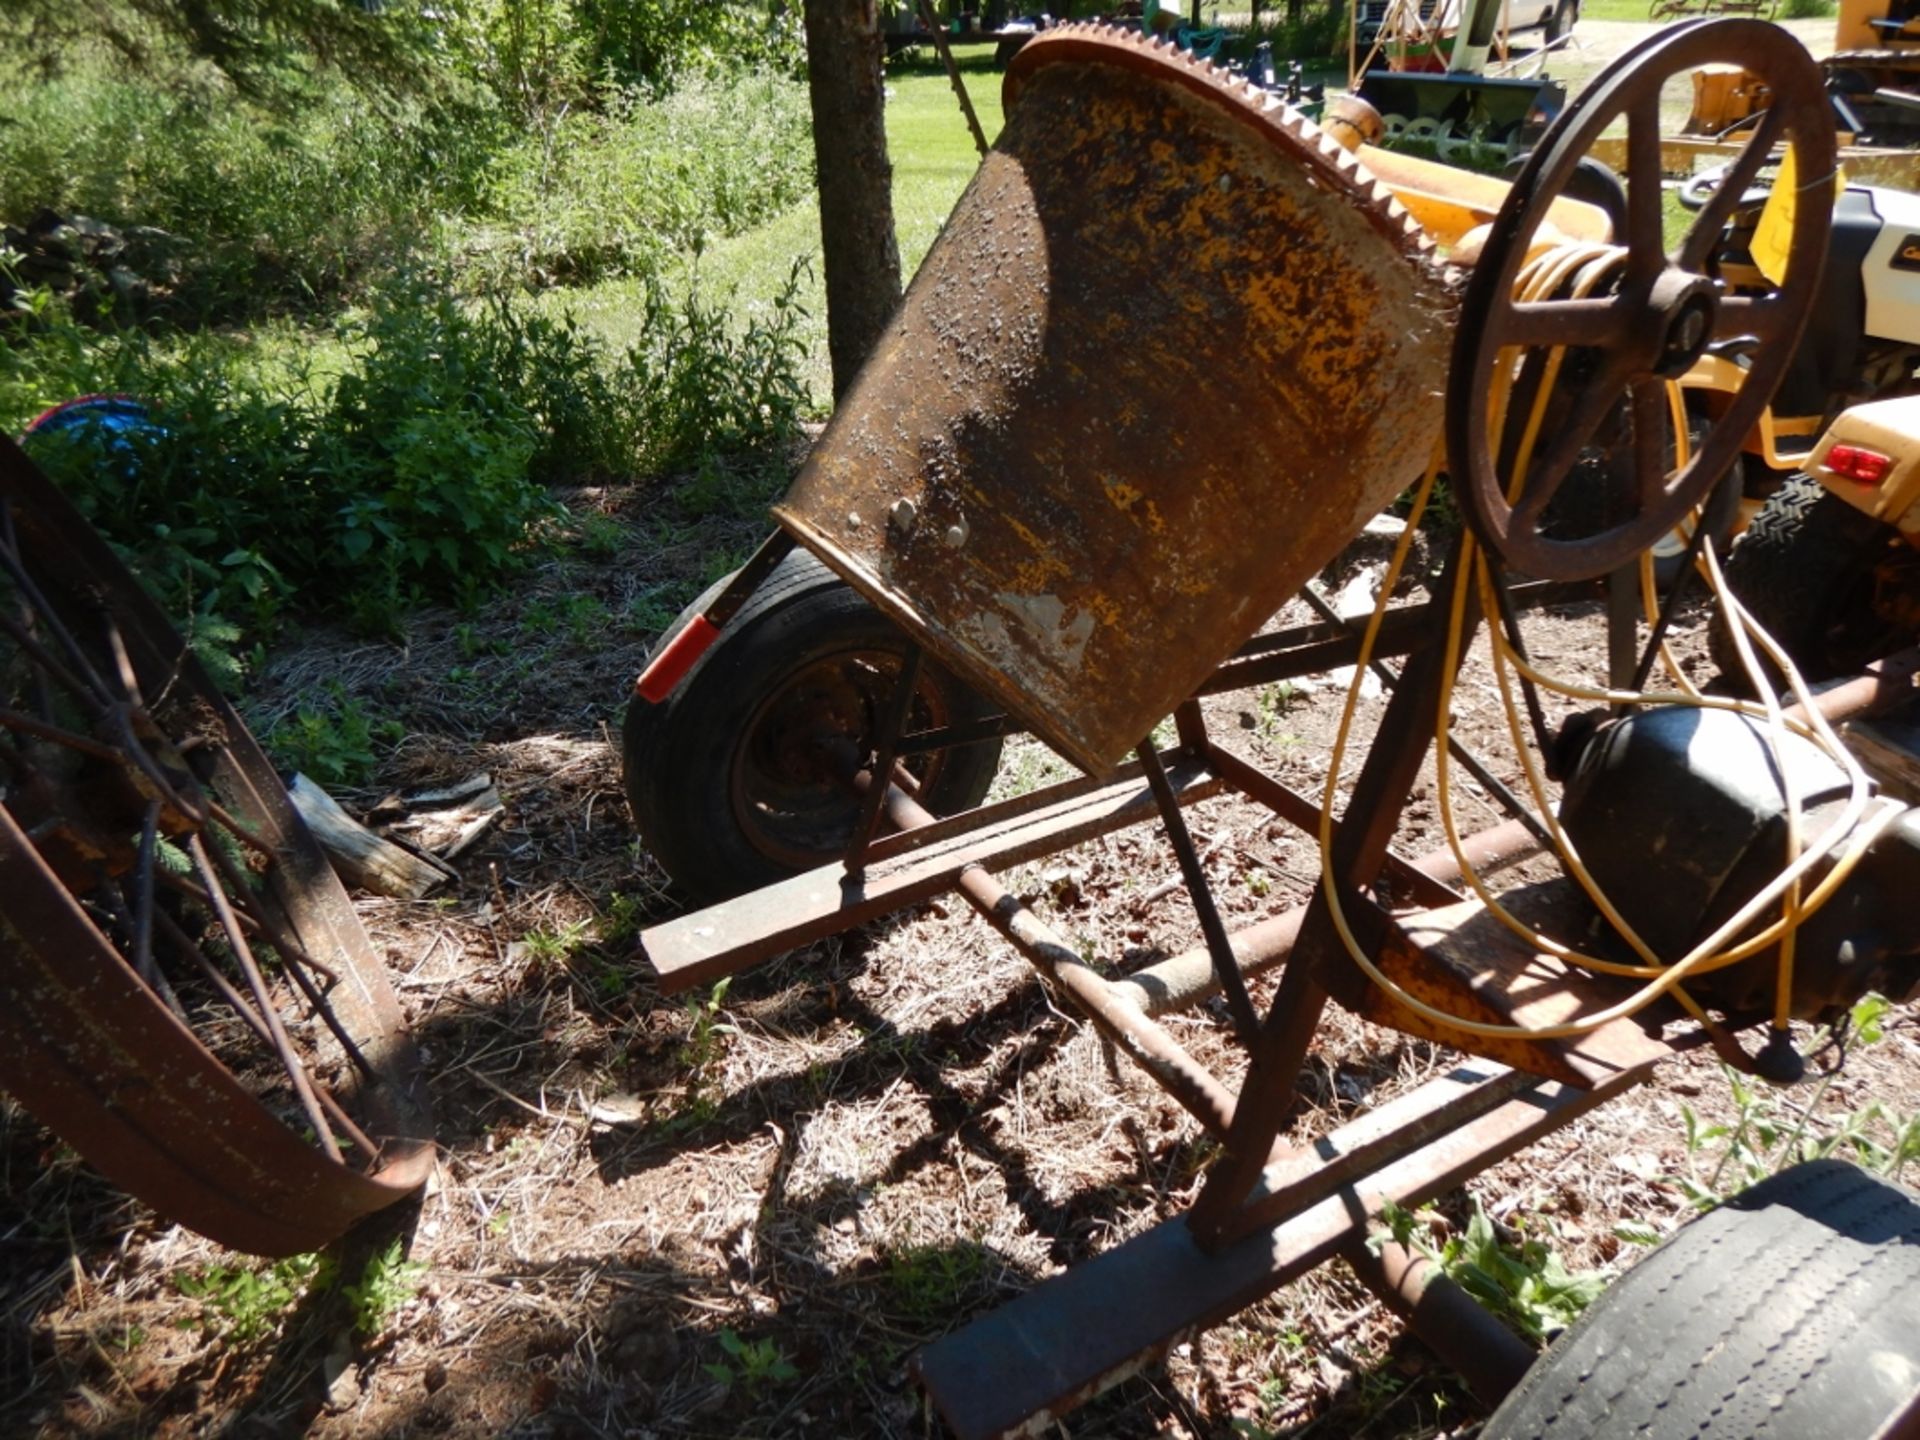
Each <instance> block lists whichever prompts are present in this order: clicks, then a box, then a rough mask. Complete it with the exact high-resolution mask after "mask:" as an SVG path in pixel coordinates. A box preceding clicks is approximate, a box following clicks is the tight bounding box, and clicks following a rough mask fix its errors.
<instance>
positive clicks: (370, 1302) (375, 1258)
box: [340, 1236, 427, 1337]
mask: <svg viewBox="0 0 1920 1440" xmlns="http://www.w3.org/2000/svg"><path fill="white" fill-rule="evenodd" d="M426 1272H427V1267H426V1266H425V1264H423V1263H422V1262H420V1261H418V1260H409V1259H407V1258H406V1247H405V1244H404V1243H403V1242H402V1241H401V1240H400V1239H399V1237H397V1236H396V1237H395V1239H394V1241H393V1243H392V1244H390V1245H388V1246H387V1248H386V1249H384V1250H381V1251H379V1252H377V1253H376V1254H374V1255H372V1256H370V1257H369V1258H368V1260H367V1264H366V1268H365V1269H364V1270H362V1271H361V1272H360V1278H359V1279H358V1280H355V1281H353V1282H352V1283H350V1284H347V1285H343V1286H341V1287H340V1293H341V1294H342V1295H344V1296H346V1299H347V1303H348V1305H350V1306H351V1307H352V1308H353V1328H354V1329H355V1330H356V1331H358V1332H359V1333H360V1334H362V1335H365V1336H368V1337H372V1336H376V1335H380V1334H383V1333H385V1331H386V1329H387V1327H388V1326H389V1325H390V1324H392V1322H393V1318H394V1316H396V1315H398V1314H399V1313H400V1308H401V1307H402V1306H403V1305H405V1304H406V1303H407V1302H408V1301H409V1300H411V1299H413V1297H414V1295H415V1294H416V1293H417V1292H418V1291H419V1288H420V1277H421V1276H422V1275H424V1274H426Z"/></svg>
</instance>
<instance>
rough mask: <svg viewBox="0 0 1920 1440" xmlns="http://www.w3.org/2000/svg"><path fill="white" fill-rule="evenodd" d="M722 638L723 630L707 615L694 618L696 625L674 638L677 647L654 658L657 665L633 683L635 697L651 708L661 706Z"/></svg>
mask: <svg viewBox="0 0 1920 1440" xmlns="http://www.w3.org/2000/svg"><path fill="white" fill-rule="evenodd" d="M719 636H720V627H719V626H717V625H715V624H714V623H713V622H712V621H711V620H709V619H707V617H706V616H704V615H696V616H694V617H693V620H692V623H690V624H689V625H688V626H687V628H686V629H684V630H682V631H681V632H680V633H679V634H678V635H676V636H674V637H673V643H672V644H670V645H668V646H667V648H666V649H664V650H662V651H661V652H660V653H659V654H658V655H656V656H654V657H653V663H652V664H650V665H648V666H647V668H646V669H645V670H643V671H642V672H641V673H640V678H639V679H638V680H636V681H634V682H633V689H634V693H635V694H637V695H638V696H639V697H640V698H641V699H642V700H645V701H646V702H647V703H648V704H649V705H658V704H659V703H660V702H661V701H662V700H664V699H666V698H667V696H669V695H671V694H672V693H673V687H674V686H676V685H678V684H679V683H680V681H681V680H682V679H683V678H684V677H685V676H686V673H687V671H689V670H691V669H692V668H693V662H694V661H696V660H698V659H699V658H700V657H701V656H702V655H704V654H706V652H707V647H708V646H709V645H711V644H712V643H713V642H714V641H715V640H716V639H718V638H719Z"/></svg>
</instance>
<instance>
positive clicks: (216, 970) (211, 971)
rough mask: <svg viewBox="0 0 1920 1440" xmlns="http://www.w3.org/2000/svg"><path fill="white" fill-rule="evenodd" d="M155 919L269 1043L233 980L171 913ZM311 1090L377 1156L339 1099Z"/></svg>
mask: <svg viewBox="0 0 1920 1440" xmlns="http://www.w3.org/2000/svg"><path fill="white" fill-rule="evenodd" d="M158 919H159V921H160V929H161V930H162V932H164V933H165V935H166V936H167V938H168V939H169V940H171V941H172V942H173V943H174V945H175V947H176V948H178V949H179V950H180V951H181V953H182V954H184V955H187V956H190V957H191V958H192V960H193V962H194V964H195V965H196V966H197V967H198V968H199V970H200V973H201V975H202V976H203V977H204V978H205V979H206V981H207V983H208V984H209V985H211V986H213V988H214V991H215V992H216V993H217V994H218V995H219V996H220V998H221V999H222V1000H224V1001H225V1002H226V1003H227V1007H228V1008H229V1009H231V1010H232V1011H233V1013H234V1014H236V1015H238V1016H239V1017H240V1019H241V1021H242V1023H244V1024H245V1025H246V1027H247V1028H248V1029H249V1030H251V1031H252V1032H253V1035H254V1038H255V1039H256V1040H258V1041H259V1042H260V1043H261V1044H263V1045H268V1046H271V1045H272V1044H273V1035H272V1033H271V1032H270V1031H269V1030H268V1028H267V1023H266V1021H264V1020H262V1019H261V1018H260V1012H259V1011H257V1010H255V1009H254V1008H253V1005H252V1003H251V1002H250V1001H249V1000H248V999H247V997H246V996H244V995H242V994H241V993H240V992H239V991H238V990H236V989H234V988H233V982H232V981H231V980H229V979H227V977H226V976H224V975H222V974H221V973H220V967H219V966H218V965H215V964H214V963H213V961H211V960H209V959H208V958H207V955H206V952H205V951H204V950H202V949H201V948H200V947H199V946H198V945H196V944H194V943H193V940H192V939H191V938H190V937H189V936H188V935H187V933H186V932H185V931H184V930H182V929H181V928H180V927H179V925H177V924H175V923H174V921H173V918H172V917H171V916H169V915H168V914H167V913H166V912H165V911H164V910H163V911H161V912H160V914H159V916H158ZM313 1093H314V1095H315V1097H316V1098H317V1099H318V1100H319V1101H320V1104H321V1107H322V1108H323V1109H325V1110H326V1112H327V1114H329V1115H330V1116H332V1117H333V1122H334V1124H335V1125H337V1126H339V1127H340V1133H341V1134H343V1135H345V1136H346V1137H347V1138H348V1139H349V1140H351V1141H352V1142H353V1143H354V1144H355V1145H357V1146H359V1147H360V1148H361V1149H362V1150H364V1151H365V1152H366V1153H367V1155H368V1157H369V1158H374V1157H377V1156H378V1155H379V1153H380V1147H379V1146H378V1145H376V1144H375V1143H374V1142H373V1141H372V1140H370V1139H368V1138H367V1135H366V1132H365V1131H363V1130H362V1129H361V1128H360V1127H359V1126H358V1125H357V1124H355V1123H354V1120H353V1117H352V1116H351V1115H349V1114H347V1112H346V1110H345V1109H344V1108H342V1106H341V1104H340V1102H339V1101H338V1100H335V1099H334V1098H333V1096H332V1095H331V1094H330V1093H329V1092H328V1090H327V1087H326V1086H324V1085H319V1084H316V1085H315V1086H314V1087H313Z"/></svg>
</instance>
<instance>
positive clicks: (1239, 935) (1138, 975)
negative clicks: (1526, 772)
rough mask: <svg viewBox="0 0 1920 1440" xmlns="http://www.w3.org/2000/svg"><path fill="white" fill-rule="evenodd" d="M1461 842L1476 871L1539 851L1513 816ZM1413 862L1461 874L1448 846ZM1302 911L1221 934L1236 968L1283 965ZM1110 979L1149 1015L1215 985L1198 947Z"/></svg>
mask: <svg viewBox="0 0 1920 1440" xmlns="http://www.w3.org/2000/svg"><path fill="white" fill-rule="evenodd" d="M1461 846H1462V848H1463V849H1465V850H1466V851H1467V858H1468V860H1469V862H1470V863H1471V864H1472V866H1473V868H1474V869H1475V870H1476V871H1477V872H1478V873H1480V874H1482V875H1491V874H1496V873H1498V872H1499V871H1501V870H1504V869H1506V868H1507V867H1509V866H1512V865H1517V864H1519V863H1520V862H1521V861H1522V860H1525V859H1527V858H1529V857H1530V856H1533V855H1537V854H1539V853H1540V844H1539V842H1538V841H1537V840H1535V839H1534V837H1533V834H1532V832H1531V831H1530V830H1529V829H1528V827H1527V826H1525V825H1523V824H1521V823H1520V822H1519V821H1518V820H1504V821H1502V822H1501V823H1500V824H1498V825H1495V826H1493V827H1492V828H1491V829H1488V830H1482V831H1481V832H1479V833H1478V834H1477V835H1469V836H1467V837H1466V839H1464V840H1463V841H1462V842H1461ZM1413 865H1414V868H1415V869H1416V870H1419V871H1420V872H1421V873H1422V874H1424V875H1427V876H1429V877H1431V878H1432V879H1434V880H1437V881H1439V882H1440V883H1441V884H1443V885H1456V884H1458V883H1459V881H1460V878H1461V876H1460V862H1459V859H1458V858H1457V857H1456V856H1455V855H1454V853H1453V848H1452V847H1451V846H1442V847H1441V848H1440V849H1438V850H1434V851H1431V852H1429V853H1428V854H1426V855H1422V856H1421V857H1420V858H1419V859H1418V860H1415V861H1414V862H1413ZM1306 916H1307V907H1306V906H1305V905H1296V906H1294V907H1293V908H1292V909H1290V910H1286V911H1283V912H1281V913H1280V914H1278V915H1273V916H1269V917H1268V918H1267V919H1265V920H1260V921H1256V922H1255V923H1254V924H1252V925H1248V926H1245V927H1244V928H1242V929H1239V930H1235V931H1233V932H1232V933H1231V934H1229V935H1228V937H1227V939H1228V942H1229V943H1230V944H1231V946H1232V948H1233V955H1234V958H1235V960H1236V961H1237V962H1238V963H1239V967H1240V973H1241V974H1242V975H1245V976H1248V977H1249V978H1251V977H1252V976H1255V975H1261V974H1264V973H1265V972H1267V971H1268V970H1271V969H1273V968H1274V967H1275V966H1277V965H1284V964H1285V963H1286V961H1287V959H1288V957H1289V956H1291V955H1292V954H1293V945H1294V942H1295V941H1296V940H1298V939H1299V938H1300V923H1301V921H1303V920H1305V919H1306ZM1111 983H1112V985H1113V987H1114V989H1115V990H1117V991H1119V992H1120V993H1121V994H1122V995H1123V996H1124V997H1125V998H1126V999H1128V1000H1130V1001H1132V1002H1133V1003H1134V1004H1135V1005H1137V1006H1139V1007H1140V1009H1141V1011H1142V1012H1144V1013H1145V1014H1147V1015H1152V1016H1159V1015H1168V1014H1172V1013H1173V1012H1175V1011H1177V1010H1185V1009H1188V1008H1190V1007H1192V1006H1194V1005H1198V1004H1199V1003H1200V1002H1201V1001H1203V1000H1208V999H1211V998H1212V997H1213V996H1214V995H1215V994H1216V993H1218V990H1219V985H1218V982H1217V981H1216V980H1215V978H1214V973H1213V956H1212V954H1211V953H1210V952H1209V951H1208V950H1206V949H1205V948H1202V947H1196V948H1194V949H1192V950H1188V951H1185V952H1183V953H1181V954H1179V955H1175V956H1173V957H1171V958H1169V959H1166V960H1162V961H1160V962H1158V963H1157V964H1154V965H1149V966H1147V967H1146V968H1145V969H1143V970H1136V971H1134V972H1133V974H1131V975H1128V976H1125V977H1123V978H1121V979H1118V980H1115V981H1112V982H1111Z"/></svg>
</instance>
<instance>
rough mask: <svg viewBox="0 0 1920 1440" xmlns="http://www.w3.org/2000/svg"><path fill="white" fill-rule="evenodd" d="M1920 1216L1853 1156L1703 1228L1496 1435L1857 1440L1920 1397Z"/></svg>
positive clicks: (1634, 1276)
mask: <svg viewBox="0 0 1920 1440" xmlns="http://www.w3.org/2000/svg"><path fill="white" fill-rule="evenodd" d="M1917 1333H1920V1203H1916V1202H1915V1200H1914V1198H1913V1197H1912V1196H1911V1195H1909V1194H1908V1193H1907V1192H1906V1191H1904V1190H1902V1189H1900V1188H1899V1187H1897V1186H1894V1185H1890V1184H1888V1183H1887V1182H1886V1181H1884V1180H1879V1179H1876V1178H1875V1177H1873V1176H1871V1175H1869V1174H1867V1173H1866V1172H1865V1171H1863V1170H1860V1169H1858V1168H1856V1167H1855V1166H1852V1165H1849V1164H1847V1163H1845V1162H1843V1161H1839V1160H1816V1161H1812V1162H1810V1163H1808V1164H1804V1165H1796V1166H1794V1167H1793V1168H1792V1169H1789V1170H1784V1171H1782V1172H1781V1173H1780V1174H1778V1175H1775V1176H1774V1177H1772V1178H1771V1179H1769V1180H1765V1181H1763V1182H1761V1183H1760V1184H1759V1185H1756V1186H1754V1187H1753V1189H1751V1190H1749V1191H1747V1192H1746V1193H1745V1194H1743V1195H1740V1196H1738V1197H1736V1198H1735V1199H1733V1200H1731V1201H1729V1202H1727V1203H1726V1204H1725V1205H1722V1206H1721V1207H1720V1208H1719V1209H1717V1210H1714V1211H1711V1212H1710V1213H1708V1214H1706V1215H1702V1216H1700V1217H1699V1218H1697V1219H1695V1220H1693V1221H1692V1222H1691V1223H1689V1224H1688V1225H1686V1226H1685V1227H1684V1228H1683V1229H1681V1230H1680V1231H1678V1232H1677V1233H1676V1234H1674V1235H1673V1236H1671V1237H1670V1238H1668V1239H1667V1240H1666V1241H1665V1242H1664V1243H1662V1244H1661V1245H1660V1246H1659V1247H1658V1248H1657V1249H1655V1250H1654V1251H1653V1252H1652V1253H1651V1254H1649V1255H1647V1256H1646V1257H1645V1258H1643V1259H1642V1260H1641V1261H1640V1262H1639V1263H1638V1264H1637V1265H1635V1266H1634V1267H1633V1268H1632V1269H1631V1270H1629V1271H1628V1272H1627V1273H1626V1275H1625V1276H1623V1277H1622V1278H1621V1279H1619V1280H1618V1281H1616V1282H1615V1283H1614V1284H1613V1286H1612V1287H1611V1288H1610V1289H1608V1290H1607V1291H1606V1292H1605V1293H1604V1294H1602V1295H1601V1297H1600V1298H1599V1299H1598V1300H1596V1301H1595V1302H1594V1303H1593V1305H1592V1306H1590V1307H1589V1308H1588V1310H1587V1312H1586V1313H1585V1314H1584V1315H1582V1316H1581V1317H1580V1319H1579V1320H1578V1321H1576V1322H1575V1323H1574V1324H1573V1326H1572V1327H1571V1328H1569V1329H1568V1330H1567V1331H1566V1333H1565V1334H1563V1335H1562V1336H1561V1337H1560V1338H1559V1339H1558V1340H1557V1341H1555V1343H1554V1344H1553V1345H1552V1347H1551V1348H1549V1349H1548V1350H1547V1352H1546V1353H1545V1354H1544V1355H1542V1356H1541V1357H1540V1359H1539V1360H1538V1361H1536V1362H1535V1363H1534V1366H1533V1368H1532V1369H1531V1370H1529V1371H1528V1372H1527V1374H1526V1377H1525V1378H1524V1379H1523V1380H1522V1381H1521V1382H1520V1384H1519V1385H1518V1386H1517V1387H1516V1388H1515V1389H1514V1391H1513V1393H1512V1394H1511V1395H1509V1396H1508V1397H1507V1399H1506V1400H1505V1402H1504V1403H1503V1404H1502V1405H1501V1406H1500V1408H1499V1410H1498V1411H1497V1412H1496V1413H1495V1414H1494V1416H1493V1418H1492V1419H1491V1420H1489V1421H1488V1422H1487V1424H1486V1427H1485V1428H1484V1429H1483V1430H1482V1431H1481V1432H1480V1440H1549V1437H1551V1440H1601V1437H1611V1436H1618V1435H1633V1436H1638V1437H1642V1440H1681V1437H1683V1436H1685V1437H1689V1440H1695V1437H1740V1440H1748V1437H1754V1436H1758V1435H1761V1434H1763V1433H1764V1434H1768V1435H1780V1436H1783V1437H1784V1436H1789V1435H1790V1436H1794V1437H1796V1440H1827V1437H1832V1440H1843V1437H1844V1440H1857V1437H1861V1436H1867V1435H1875V1434H1880V1433H1883V1429H1882V1427H1883V1425H1884V1424H1885V1423H1886V1422H1887V1421H1888V1420H1889V1419H1890V1418H1891V1417H1893V1416H1896V1415H1899V1414H1901V1413H1902V1412H1903V1411H1904V1410H1906V1409H1907V1407H1908V1406H1910V1405H1911V1404H1912V1403H1913V1401H1914V1399H1915V1397H1916V1396H1920V1359H1916V1358H1915V1356H1914V1350H1913V1337H1914V1335H1915V1334H1917Z"/></svg>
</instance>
